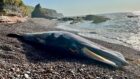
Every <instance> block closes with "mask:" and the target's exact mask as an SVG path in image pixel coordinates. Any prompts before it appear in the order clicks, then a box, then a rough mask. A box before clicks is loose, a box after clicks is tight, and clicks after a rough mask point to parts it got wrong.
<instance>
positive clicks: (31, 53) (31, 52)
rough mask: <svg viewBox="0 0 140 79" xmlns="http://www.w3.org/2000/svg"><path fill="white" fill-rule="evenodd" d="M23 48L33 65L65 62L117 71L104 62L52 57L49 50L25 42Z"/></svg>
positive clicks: (69, 57)
mask: <svg viewBox="0 0 140 79" xmlns="http://www.w3.org/2000/svg"><path fill="white" fill-rule="evenodd" d="M22 46H23V50H24V52H25V55H26V58H27V59H28V61H29V62H32V63H38V62H43V63H49V62H57V61H63V62H71V63H80V64H86V65H96V66H98V67H101V68H108V69H110V70H115V69H116V68H114V67H112V66H110V65H107V64H105V63H102V62H99V61H96V60H91V59H88V58H83V57H78V56H72V55H67V56H64V55H63V56H61V54H60V55H58V54H57V55H52V54H50V53H51V52H49V51H47V50H42V49H39V48H34V47H33V46H31V45H28V44H26V43H24V42H23V44H22ZM55 52H57V51H55ZM58 53H59V52H58ZM66 53H67V52H66Z"/></svg>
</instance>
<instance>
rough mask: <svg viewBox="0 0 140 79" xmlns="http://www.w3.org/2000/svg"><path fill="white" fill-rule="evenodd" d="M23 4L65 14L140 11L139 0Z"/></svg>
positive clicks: (30, 1)
mask: <svg viewBox="0 0 140 79" xmlns="http://www.w3.org/2000/svg"><path fill="white" fill-rule="evenodd" d="M23 1H24V3H25V4H27V5H32V6H35V5H36V4H38V3H40V4H41V5H42V7H46V8H51V9H55V10H57V11H58V12H60V13H63V14H64V15H65V16H75V15H86V14H102V13H111V12H128V11H140V0H23Z"/></svg>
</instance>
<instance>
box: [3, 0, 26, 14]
mask: <svg viewBox="0 0 140 79" xmlns="http://www.w3.org/2000/svg"><path fill="white" fill-rule="evenodd" d="M9 14H13V15H21V16H27V15H28V8H27V7H26V5H24V3H23V1H22V0H1V2H0V15H9Z"/></svg>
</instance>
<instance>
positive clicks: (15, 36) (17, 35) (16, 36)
mask: <svg viewBox="0 0 140 79" xmlns="http://www.w3.org/2000/svg"><path fill="white" fill-rule="evenodd" d="M7 36H8V37H12V38H21V37H22V36H21V35H19V34H13V33H10V34H7Z"/></svg>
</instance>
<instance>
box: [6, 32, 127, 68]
mask: <svg viewBox="0 0 140 79" xmlns="http://www.w3.org/2000/svg"><path fill="white" fill-rule="evenodd" d="M8 36H9V37H15V38H18V39H20V40H22V41H24V42H26V43H28V44H30V45H32V46H35V47H37V48H41V49H45V50H46V51H51V52H55V53H53V55H60V56H61V55H63V56H70V55H74V56H81V57H86V58H90V59H92V60H96V61H99V62H102V63H105V64H108V65H110V66H113V67H123V66H126V65H128V62H127V61H126V60H125V58H124V56H123V55H122V54H121V53H120V52H117V51H113V50H111V49H108V48H106V47H103V46H101V45H99V44H97V43H94V42H92V41H90V40H88V39H85V38H83V37H81V36H79V35H76V34H74V33H70V32H66V31H48V32H36V33H25V34H21V35H18V34H8Z"/></svg>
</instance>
